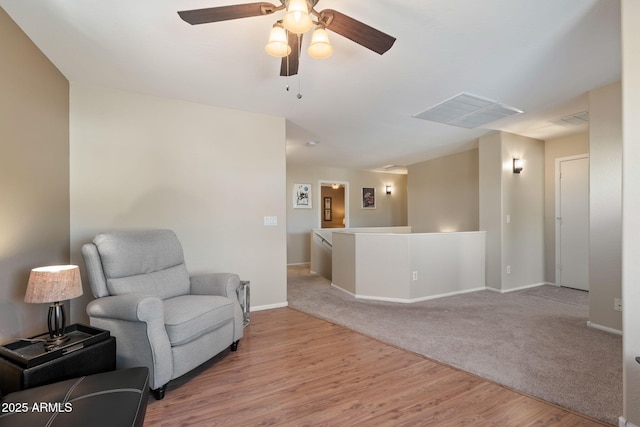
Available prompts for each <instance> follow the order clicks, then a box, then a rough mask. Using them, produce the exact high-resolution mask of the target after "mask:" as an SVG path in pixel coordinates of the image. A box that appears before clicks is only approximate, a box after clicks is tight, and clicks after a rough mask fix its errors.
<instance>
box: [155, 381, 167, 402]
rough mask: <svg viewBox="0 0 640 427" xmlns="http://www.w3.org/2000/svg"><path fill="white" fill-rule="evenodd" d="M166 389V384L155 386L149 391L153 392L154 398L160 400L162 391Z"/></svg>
mask: <svg viewBox="0 0 640 427" xmlns="http://www.w3.org/2000/svg"><path fill="white" fill-rule="evenodd" d="M166 391H167V385H166V384H165V385H163V386H162V387H160V388H156V389H155V390H153V389H152V390H151V393H153V396H154V397H155V398H156V400H162V399H164V393H165V392H166Z"/></svg>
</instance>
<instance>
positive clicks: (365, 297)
mask: <svg viewBox="0 0 640 427" xmlns="http://www.w3.org/2000/svg"><path fill="white" fill-rule="evenodd" d="M331 286H332V287H334V288H336V289H338V290H341V291H342V292H345V293H347V294H349V295H351V296H352V297H354V298H357V299H363V300H369V301H384V302H397V303H401V304H412V303H415V302H420V301H428V300H432V299H438V298H444V297H450V296H453V295H460V294H468V293H470V292H478V291H483V290H485V287H479V288H473V289H467V290H464V291H455V292H447V293H444V294H437V295H429V296H426V297H420V298H410V299H406V298H387V297H376V296H369V295H358V294H354V293H352V292H350V291H347V290H346V289H343V288H341V287H340V286H337V285H336V284H334V283H331Z"/></svg>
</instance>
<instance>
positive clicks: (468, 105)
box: [413, 93, 523, 129]
mask: <svg viewBox="0 0 640 427" xmlns="http://www.w3.org/2000/svg"><path fill="white" fill-rule="evenodd" d="M522 112H523V111H522V110H519V109H517V108H515V107H511V106H509V105H504V104H500V103H499V102H497V101H492V100H490V99H486V98H481V97H479V96H476V95H471V94H469V93H461V94H459V95H456V96H454V97H453V98H449V99H447V100H446V101H443V102H441V103H439V104H437V105H435V106H433V107H431V108H429V109H428V110H426V111H423V112H422V113H420V114H416V115H415V116H413V117H415V118H417V119H422V120H429V121H432V122H439V123H446V124H448V125H452V126H459V127H463V128H467V129H473V128H477V127H479V126H482V125H485V124H487V123H491V122H494V121H496V120H499V119H502V118H505V117H509V116H513V115H514V114H521V113H522Z"/></svg>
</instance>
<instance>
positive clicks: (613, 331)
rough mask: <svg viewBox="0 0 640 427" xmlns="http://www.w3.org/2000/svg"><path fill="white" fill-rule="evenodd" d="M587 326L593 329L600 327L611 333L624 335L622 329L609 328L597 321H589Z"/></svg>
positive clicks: (599, 328) (601, 329)
mask: <svg viewBox="0 0 640 427" xmlns="http://www.w3.org/2000/svg"><path fill="white" fill-rule="evenodd" d="M587 326H588V327H590V328H593V329H598V330H599V331H605V332H609V333H611V334H616V335H622V331H621V330H619V329H613V328H609V327H608V326H602V325H598V324H597V323H593V322H592V321H590V320H588V321H587Z"/></svg>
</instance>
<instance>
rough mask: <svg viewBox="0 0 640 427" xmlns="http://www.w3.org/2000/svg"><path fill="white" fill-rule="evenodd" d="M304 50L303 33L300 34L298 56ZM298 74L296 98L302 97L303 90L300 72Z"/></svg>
mask: <svg viewBox="0 0 640 427" xmlns="http://www.w3.org/2000/svg"><path fill="white" fill-rule="evenodd" d="M301 50H302V34H298V56H299V55H300V51H301ZM297 76H298V94H297V95H296V98H298V99H302V91H301V90H300V72H298V73H297Z"/></svg>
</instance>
